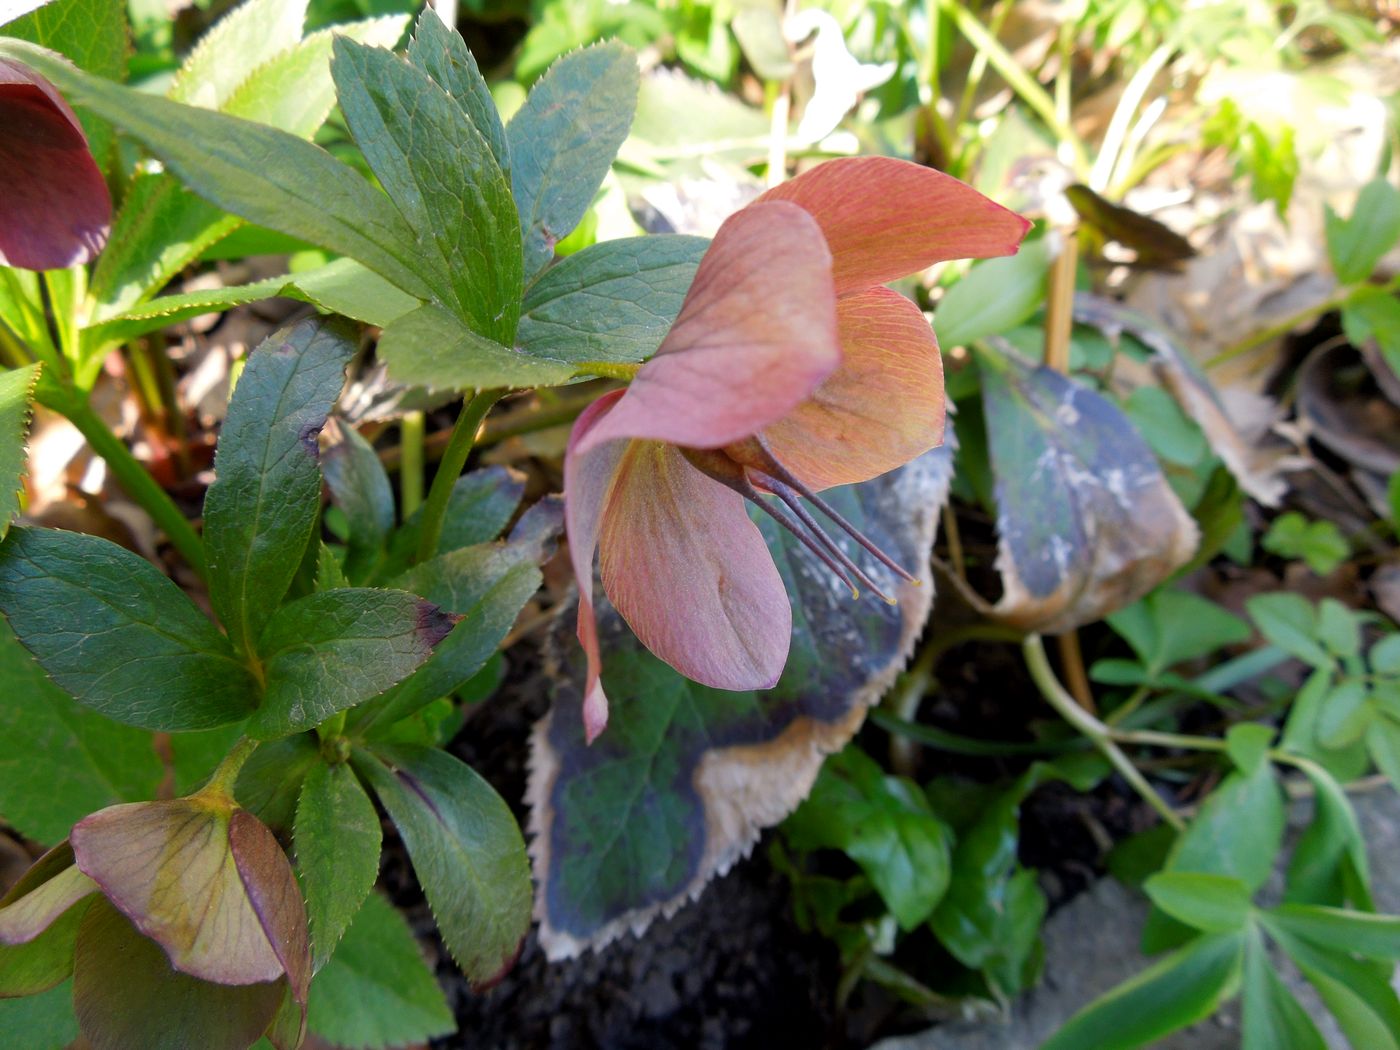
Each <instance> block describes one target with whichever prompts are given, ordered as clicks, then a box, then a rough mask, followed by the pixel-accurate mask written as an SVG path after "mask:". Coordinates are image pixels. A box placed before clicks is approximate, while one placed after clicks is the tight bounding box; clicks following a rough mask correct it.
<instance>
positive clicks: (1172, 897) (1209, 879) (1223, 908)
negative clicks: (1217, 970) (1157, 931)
mask: <svg viewBox="0 0 1400 1050" xmlns="http://www.w3.org/2000/svg"><path fill="white" fill-rule="evenodd" d="M1142 888H1143V890H1144V891H1145V892H1146V893H1147V895H1148V897H1150V898H1152V903H1153V904H1155V905H1157V907H1159V908H1161V909H1162V910H1163V911H1164V912H1166V913H1167V914H1168V915H1170V916H1171V917H1172V918H1174V919H1177V920H1178V921H1180V922H1184V923H1186V924H1187V925H1188V926H1194V927H1195V928H1196V929H1198V930H1204V931H1205V932H1206V933H1232V932H1234V931H1236V930H1240V929H1243V928H1244V925H1245V923H1246V922H1248V921H1249V911H1250V892H1249V887H1248V886H1246V885H1245V884H1244V883H1243V882H1241V881H1240V880H1239V879H1237V878H1234V877H1233V876H1230V875H1207V874H1203V873H1200V872H1191V871H1164V872H1161V873H1160V874H1157V875H1154V876H1152V878H1150V879H1148V880H1147V882H1145V883H1144V884H1143V887H1142Z"/></svg>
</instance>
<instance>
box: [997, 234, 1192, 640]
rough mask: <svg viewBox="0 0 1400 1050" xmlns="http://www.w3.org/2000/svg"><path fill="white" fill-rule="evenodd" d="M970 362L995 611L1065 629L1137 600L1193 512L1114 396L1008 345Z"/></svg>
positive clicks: (1182, 537) (1016, 621)
mask: <svg viewBox="0 0 1400 1050" xmlns="http://www.w3.org/2000/svg"><path fill="white" fill-rule="evenodd" d="M1022 254H1024V252H1023V253H1022ZM1016 258H1019V256H1018V257H1016ZM980 364H981V368H980V370H981V375H982V398H983V405H984V408H985V411H986V417H987V434H988V439H989V442H990V451H991V463H992V469H993V471H994V472H995V474H996V479H997V481H996V503H997V531H998V532H999V534H1000V541H999V544H998V558H997V567H998V568H999V569H1000V571H1001V574H1002V598H1001V600H1000V602H998V604H997V606H996V614H997V616H998V618H999V619H1001V620H1002V621H1004V622H1006V623H1008V624H1010V625H1011V626H1014V627H1017V628H1019V629H1022V630H1035V631H1044V632H1046V633H1057V632H1060V631H1067V630H1070V629H1071V628H1074V627H1077V626H1079V625H1081V624H1084V623H1089V622H1091V621H1093V620H1097V619H1100V618H1102V617H1103V616H1104V615H1105V614H1107V613H1110V612H1112V611H1113V610H1115V609H1118V608H1121V607H1122V606H1125V605H1128V604H1129V603H1131V602H1133V601H1136V600H1137V599H1138V598H1140V597H1142V595H1143V594H1145V593H1146V592H1147V591H1150V590H1151V589H1152V588H1153V587H1155V586H1156V585H1157V584H1159V583H1161V582H1162V581H1163V580H1164V579H1166V578H1167V577H1168V576H1169V575H1171V573H1172V572H1174V571H1175V570H1176V569H1177V568H1178V567H1180V566H1181V565H1182V564H1183V563H1185V562H1186V561H1187V560H1189V559H1190V557H1191V555H1192V553H1194V551H1195V548H1196V542H1197V540H1198V538H1199V537H1198V532H1197V529H1196V525H1195V522H1193V521H1192V520H1191V517H1190V516H1189V515H1188V514H1187V513H1186V511H1185V509H1184V508H1183V507H1182V506H1181V503H1180V501H1179V500H1178V499H1177V498H1176V496H1175V494H1174V493H1173V492H1172V490H1171V487H1170V486H1169V485H1168V484H1167V482H1166V479H1165V478H1164V477H1163V476H1162V472H1161V469H1160V468H1159V467H1158V465H1157V460H1156V457H1154V456H1153V455H1152V451H1151V449H1149V448H1148V447H1147V445H1146V443H1145V442H1144V441H1143V440H1142V438H1141V437H1140V436H1138V434H1137V432H1136V431H1135V430H1134V429H1133V427H1132V424H1131V423H1129V422H1128V420H1127V419H1126V418H1125V417H1124V416H1123V414H1122V412H1120V411H1119V410H1118V408H1117V407H1116V406H1115V405H1113V404H1112V403H1111V402H1110V401H1108V400H1107V399H1106V398H1104V397H1102V396H1100V395H1099V394H1097V393H1095V392H1094V391H1092V390H1090V389H1089V388H1088V387H1086V386H1083V385H1081V384H1079V383H1076V382H1075V381H1074V380H1072V379H1069V378H1068V377H1066V376H1064V375H1062V374H1061V373H1059V372H1056V371H1054V370H1053V369H1050V368H1046V367H1044V366H1040V367H1036V368H1032V367H1030V366H1029V365H1028V364H1026V363H1025V362H1023V361H1022V360H1021V359H1020V358H1019V357H1017V356H1015V355H1012V354H1009V353H1008V354H1007V355H1005V356H1003V355H1000V354H998V355H995V356H994V355H990V354H988V355H985V356H983V357H982V358H981V362H980Z"/></svg>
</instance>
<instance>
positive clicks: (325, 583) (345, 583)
mask: <svg viewBox="0 0 1400 1050" xmlns="http://www.w3.org/2000/svg"><path fill="white" fill-rule="evenodd" d="M349 586H350V581H349V580H347V579H346V578H345V570H344V569H342V568H341V566H340V559H339V558H337V557H336V555H335V551H333V550H331V549H330V548H329V547H327V546H326V545H325V544H324V543H321V544H318V545H317V550H316V589H317V590H318V591H336V590H343V589H345V588H347V587H349Z"/></svg>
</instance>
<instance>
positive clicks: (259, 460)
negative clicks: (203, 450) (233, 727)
mask: <svg viewBox="0 0 1400 1050" xmlns="http://www.w3.org/2000/svg"><path fill="white" fill-rule="evenodd" d="M354 352H355V342H354V340H353V339H352V338H351V337H350V334H349V333H348V332H347V331H345V330H343V329H341V328H339V327H334V326H330V325H326V324H323V323H321V322H319V321H315V320H308V321H302V322H299V323H298V324H296V325H293V326H292V327H290V328H284V329H282V330H281V331H279V332H276V333H274V334H273V335H272V336H270V337H269V338H268V339H267V340H265V341H264V342H263V343H262V344H261V345H260V346H259V347H258V348H257V349H256V350H254V351H253V353H252V354H251V355H249V357H248V363H247V365H246V367H245V368H244V369H243V373H242V375H241V376H240V377H239V380H238V386H237V387H236V388H235V389H234V393H233V399H232V401H231V402H230V403H229V410H228V418H227V419H226V420H225V421H224V426H223V430H222V431H221V432H220V436H219V449H218V453H217V454H216V456H215V458H214V483H213V484H212V485H211V486H209V492H208V494H207V495H206V496H205V498H204V542H205V546H206V547H207V549H208V552H209V597H210V600H211V601H212V602H213V605H214V610H215V612H217V613H218V614H219V619H220V620H221V621H223V624H224V626H225V627H226V628H227V629H228V632H229V637H230V638H232V639H233V641H234V643H235V645H237V646H238V647H239V648H241V649H242V650H243V651H245V652H251V651H252V649H253V645H254V643H255V642H256V641H257V637H258V634H259V633H260V632H261V631H262V628H263V625H264V624H265V623H266V622H267V620H268V617H270V616H271V615H272V612H273V610H274V609H276V608H277V606H278V605H279V604H280V603H281V601H282V599H283V597H284V596H285V595H286V593H287V588H288V586H289V585H290V584H291V582H292V577H293V576H294V575H295V574H296V571H297V567H298V566H299V565H300V564H301V561H302V557H303V555H304V554H305V553H306V548H307V544H308V543H309V542H310V540H311V532H312V529H313V528H314V527H315V524H316V518H317V514H318V513H319V511H320V498H321V471H320V466H319V463H318V456H319V450H318V447H317V442H316V437H317V435H318V434H319V433H320V432H321V428H322V427H323V426H324V425H325V423H326V417H327V415H328V414H329V413H330V409H331V405H333V404H334V403H335V399H336V398H337V397H339V396H340V389H341V387H342V386H344V385H345V366H346V364H348V363H349V361H350V357H351V355H352V354H353V353H354Z"/></svg>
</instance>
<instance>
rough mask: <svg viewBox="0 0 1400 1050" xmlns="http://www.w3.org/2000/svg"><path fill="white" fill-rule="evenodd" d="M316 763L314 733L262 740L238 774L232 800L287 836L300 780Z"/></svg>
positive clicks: (318, 753)
mask: <svg viewBox="0 0 1400 1050" xmlns="http://www.w3.org/2000/svg"><path fill="white" fill-rule="evenodd" d="M320 764H321V750H320V748H319V747H317V745H316V737H315V734H312V733H300V734H298V735H297V736H289V737H287V738H286V739H284V740H269V741H266V742H264V743H263V744H261V745H259V747H258V749H257V750H256V751H254V752H253V757H252V758H250V759H248V761H247V763H245V764H244V766H243V770H242V772H240V773H239V775H238V784H237V787H236V790H235V792H234V794H235V797H237V799H238V802H239V804H240V805H242V806H243V808H244V809H246V810H248V812H250V813H252V814H253V816H255V817H257V818H258V819H259V820H261V821H262V822H263V823H264V824H267V825H269V826H270V827H273V828H276V829H277V830H278V831H282V832H286V833H288V834H290V833H291V831H292V825H293V823H294V821H295V819H296V809H297V802H298V800H299V799H300V797H301V785H302V781H304V780H305V779H306V777H307V774H309V773H310V772H311V770H312V769H314V768H315V767H316V766H318V765H320Z"/></svg>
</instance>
